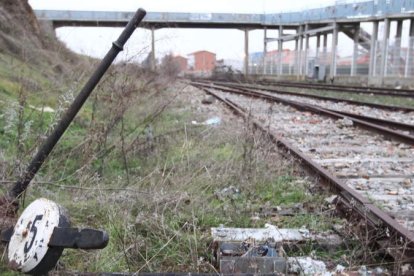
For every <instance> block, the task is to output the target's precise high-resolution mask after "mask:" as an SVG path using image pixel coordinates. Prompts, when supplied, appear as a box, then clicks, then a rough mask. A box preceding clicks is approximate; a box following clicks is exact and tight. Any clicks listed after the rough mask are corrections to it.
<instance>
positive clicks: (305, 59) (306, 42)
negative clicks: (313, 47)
mask: <svg viewBox="0 0 414 276" xmlns="http://www.w3.org/2000/svg"><path fill="white" fill-rule="evenodd" d="M308 30H309V25H308V24H306V26H305V31H308ZM308 52H309V35H308V34H306V35H305V58H304V61H305V76H308V73H309V72H308V71H309V66H308V55H309V53H308Z"/></svg>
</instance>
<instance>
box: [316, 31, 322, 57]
mask: <svg viewBox="0 0 414 276" xmlns="http://www.w3.org/2000/svg"><path fill="white" fill-rule="evenodd" d="M320 48H321V35H320V34H317V35H316V54H315V59H316V63H317V64H318V65H319V51H320Z"/></svg>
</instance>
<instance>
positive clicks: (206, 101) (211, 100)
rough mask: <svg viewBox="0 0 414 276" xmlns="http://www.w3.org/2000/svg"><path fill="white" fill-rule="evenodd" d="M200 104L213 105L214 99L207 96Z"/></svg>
mask: <svg viewBox="0 0 414 276" xmlns="http://www.w3.org/2000/svg"><path fill="white" fill-rule="evenodd" d="M201 103H202V104H212V103H214V97H213V96H207V97H205V98H204V99H202V100H201Z"/></svg>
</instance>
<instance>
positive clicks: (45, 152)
mask: <svg viewBox="0 0 414 276" xmlns="http://www.w3.org/2000/svg"><path fill="white" fill-rule="evenodd" d="M145 14H146V11H145V10H143V9H138V10H137V12H136V13H135V15H134V17H133V18H132V19H131V20H130V21H129V23H128V25H127V26H126V27H125V29H124V31H123V32H122V33H121V35H120V36H119V38H118V39H117V40H116V41H115V42H113V44H112V48H111V49H110V50H109V51H108V53H107V54H106V56H105V57H104V59H103V60H102V61H101V63H100V64H99V66H98V68H97V69H96V71H95V72H94V73H93V75H92V76H91V77H90V79H89V80H88V82H87V83H86V84H85V86H84V87H83V89H82V90H81V92H80V93H79V95H78V96H77V97H76V98H75V100H74V101H73V103H72V104H71V106H70V107H69V108H68V110H67V111H66V113H65V114H64V115H63V117H62V118H61V120H60V122H59V123H58V124H57V126H56V127H55V128H54V130H53V131H52V133H51V134H50V135H49V137H48V138H47V139H46V141H45V142H44V143H43V145H42V146H41V147H40V148H39V150H38V152H37V153H36V155H35V157H34V158H33V160H32V161H31V162H30V164H29V166H28V167H27V168H26V171H25V172H24V174H23V175H22V176H21V177H20V179H19V180H18V181H17V182H16V183H15V184H14V186H13V187H12V189H11V190H10V191H9V192H8V195H7V196H8V199H9V200H10V201H15V200H16V199H18V198H20V196H21V195H22V193H23V192H24V191H25V190H26V189H27V187H28V186H29V184H30V181H31V180H32V179H33V177H34V176H35V175H36V173H37V171H38V170H39V169H40V167H41V166H42V164H43V163H44V162H45V160H46V158H47V157H48V156H49V154H50V153H51V152H52V150H53V148H54V147H55V145H56V144H57V142H58V141H59V139H60V138H61V137H62V135H63V133H64V132H65V131H66V129H67V128H68V127H69V125H70V123H71V122H72V121H73V119H74V118H75V116H76V114H77V113H78V112H79V110H80V109H81V107H82V106H83V104H84V103H85V101H86V100H87V99H88V97H89V95H90V94H91V92H92V91H93V89H94V88H95V86H96V85H97V84H98V82H99V81H100V79H101V78H102V76H103V75H104V74H105V72H106V71H107V70H108V68H109V66H110V65H111V64H112V62H113V61H114V59H115V58H116V56H117V55H118V53H119V52H121V51H122V50H123V47H124V45H125V43H126V42H127V40H128V39H129V38H130V37H131V35H132V33H133V32H134V30H135V28H136V27H137V26H138V24H139V23H140V22H141V21H142V19H143V18H144V16H145ZM16 207H17V206H16Z"/></svg>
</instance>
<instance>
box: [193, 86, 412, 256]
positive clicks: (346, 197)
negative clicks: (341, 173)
mask: <svg viewBox="0 0 414 276" xmlns="http://www.w3.org/2000/svg"><path fill="white" fill-rule="evenodd" d="M194 86H196V87H198V88H200V89H201V90H203V91H204V92H206V93H207V94H209V95H212V96H214V97H215V98H216V99H218V100H219V101H221V102H223V103H224V104H225V105H227V106H228V107H229V108H230V109H231V110H233V111H234V112H235V113H236V114H237V115H239V116H241V117H243V118H245V119H248V120H249V121H250V122H252V123H253V124H254V126H255V127H257V128H258V129H260V130H261V131H263V132H265V133H266V134H267V135H269V137H270V138H271V139H272V140H273V141H274V142H275V144H276V145H277V146H278V147H279V148H282V149H283V150H284V151H285V152H287V153H288V154H290V155H293V156H295V157H296V158H297V159H298V161H299V162H300V163H301V164H302V165H303V166H304V168H306V169H307V170H308V171H309V172H311V173H312V175H317V176H319V179H320V180H321V183H324V184H326V185H327V186H328V187H330V188H331V189H332V190H334V191H335V192H336V193H337V195H338V196H339V200H338V201H337V208H338V209H340V210H341V211H342V212H343V214H345V215H346V216H348V217H354V216H358V217H359V219H360V220H361V221H363V222H364V223H365V224H366V226H367V229H369V230H370V231H368V233H370V235H372V237H373V238H375V239H373V242H376V243H377V244H378V245H379V246H381V247H382V248H384V247H385V248H384V249H387V250H388V249H391V248H392V249H391V250H392V251H393V253H395V254H392V255H393V256H396V257H398V258H401V257H402V259H403V261H404V262H413V260H414V257H413V256H414V234H413V233H412V232H411V231H409V230H408V229H407V228H405V227H403V226H402V225H400V224H399V223H398V222H397V221H396V220H395V219H393V218H392V217H391V216H390V215H388V214H387V213H386V212H384V211H382V210H381V209H379V208H378V207H377V206H375V205H374V204H373V203H372V202H371V201H370V200H369V199H367V198H365V197H364V196H362V195H361V194H360V193H358V192H357V191H355V190H353V189H352V188H350V187H349V186H348V185H347V184H346V183H345V182H344V181H343V180H341V179H339V178H338V177H336V176H335V175H333V174H332V173H331V172H330V171H328V170H327V169H325V168H323V167H322V166H321V165H320V164H318V163H316V162H315V161H313V160H312V159H311V158H310V157H309V156H308V155H306V154H304V153H303V152H302V151H301V150H299V148H297V147H295V146H294V145H292V144H291V142H289V141H287V140H286V139H285V138H282V137H280V136H279V135H277V134H275V133H273V132H271V131H270V130H269V128H268V127H266V126H265V125H263V124H262V123H261V122H259V121H258V120H256V119H255V118H254V116H253V118H252V117H251V115H250V114H249V113H247V112H246V111H245V110H244V109H243V107H241V106H239V105H238V104H236V103H235V102H233V101H231V100H229V99H228V98H225V97H223V96H220V95H219V94H217V93H215V92H214V89H215V88H213V87H208V86H207V85H199V84H195V85H194ZM243 93H245V92H243ZM397 252H398V253H397Z"/></svg>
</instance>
